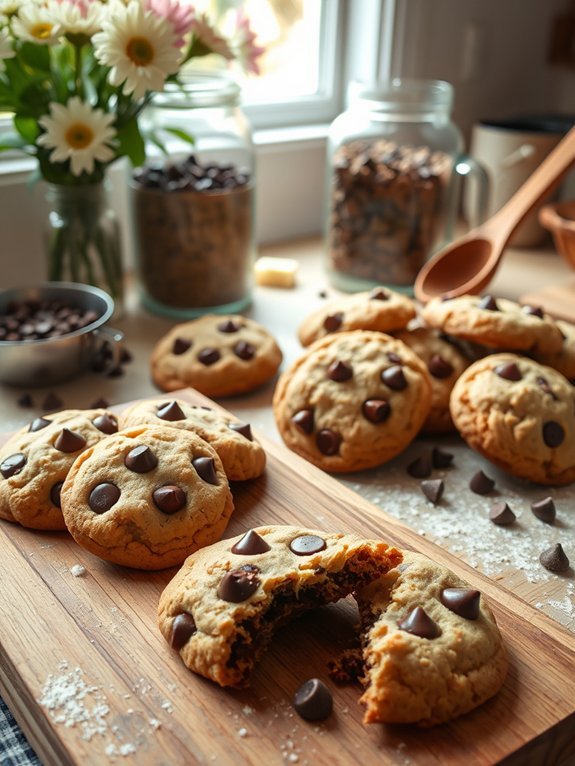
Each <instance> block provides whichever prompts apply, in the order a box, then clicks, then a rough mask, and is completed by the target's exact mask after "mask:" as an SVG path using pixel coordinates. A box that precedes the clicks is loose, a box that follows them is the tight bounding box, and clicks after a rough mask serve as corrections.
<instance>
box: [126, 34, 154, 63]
mask: <svg viewBox="0 0 575 766" xmlns="http://www.w3.org/2000/svg"><path fill="white" fill-rule="evenodd" d="M126 55H127V56H128V58H129V59H130V60H131V61H132V62H133V63H134V64H135V65H136V66H147V65H148V64H150V63H151V62H152V61H153V60H154V48H153V46H152V44H151V43H150V41H149V40H148V39H147V38H146V37H132V39H131V40H130V41H129V42H128V45H127V46H126Z"/></svg>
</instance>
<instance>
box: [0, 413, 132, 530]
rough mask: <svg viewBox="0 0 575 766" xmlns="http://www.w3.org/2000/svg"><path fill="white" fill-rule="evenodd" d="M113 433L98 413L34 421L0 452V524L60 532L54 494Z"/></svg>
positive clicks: (111, 422) (113, 426)
mask: <svg viewBox="0 0 575 766" xmlns="http://www.w3.org/2000/svg"><path fill="white" fill-rule="evenodd" d="M117 430H118V420H117V416H116V415H115V414H114V413H113V412H108V410H104V409H95V410H63V411H61V412H55V413H51V414H49V415H44V416H43V417H39V418H35V419H34V420H33V421H32V422H31V423H30V425H28V426H26V427H25V428H23V429H21V430H20V431H18V432H17V433H15V434H14V435H13V436H12V437H11V438H10V439H9V440H8V441H7V442H6V444H4V445H3V446H2V448H0V518H2V519H6V520H8V521H16V522H19V523H20V524H22V526H24V527H30V528H31V529H46V530H48V529H51V530H59V529H66V524H65V523H64V517H63V516H62V511H61V506H60V489H61V487H62V483H63V481H64V479H65V478H66V476H67V475H68V471H69V470H70V468H71V466H72V463H73V462H74V461H75V460H76V458H77V457H78V456H79V455H80V454H82V452H84V451H85V450H87V449H89V448H90V447H92V446H93V445H94V444H96V443H97V442H99V441H100V440H101V439H103V438H104V437H106V436H108V435H109V434H112V433H115V432H116V431H117Z"/></svg>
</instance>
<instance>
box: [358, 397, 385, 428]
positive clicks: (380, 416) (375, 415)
mask: <svg viewBox="0 0 575 766" xmlns="http://www.w3.org/2000/svg"><path fill="white" fill-rule="evenodd" d="M361 411H362V412H363V416H364V417H365V419H366V420H369V421H370V423H383V422H384V421H385V420H387V419H388V417H389V416H390V414H391V407H390V405H389V402H386V401H385V399H367V401H365V402H364V403H363V404H362V405H361Z"/></svg>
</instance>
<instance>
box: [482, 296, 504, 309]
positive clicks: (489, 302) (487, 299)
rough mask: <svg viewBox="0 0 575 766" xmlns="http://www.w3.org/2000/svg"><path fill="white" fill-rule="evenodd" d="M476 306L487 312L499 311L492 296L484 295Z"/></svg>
mask: <svg viewBox="0 0 575 766" xmlns="http://www.w3.org/2000/svg"><path fill="white" fill-rule="evenodd" d="M477 306H478V308H480V309H487V310H488V311H499V306H498V305H497V301H496V300H495V298H494V297H493V296H492V295H484V296H483V298H482V299H481V300H480V301H479V303H478V304H477Z"/></svg>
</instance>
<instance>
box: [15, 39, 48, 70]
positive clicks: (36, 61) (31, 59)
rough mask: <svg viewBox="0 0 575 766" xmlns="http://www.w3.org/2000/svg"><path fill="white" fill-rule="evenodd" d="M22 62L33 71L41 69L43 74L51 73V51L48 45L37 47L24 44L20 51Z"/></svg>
mask: <svg viewBox="0 0 575 766" xmlns="http://www.w3.org/2000/svg"><path fill="white" fill-rule="evenodd" d="M20 56H21V58H22V62H23V63H24V64H26V65H27V66H29V67H30V68H31V69H39V70H40V71H41V72H49V71H50V49H49V46H48V45H35V44H34V43H24V44H23V45H22V48H21V50H20Z"/></svg>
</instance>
